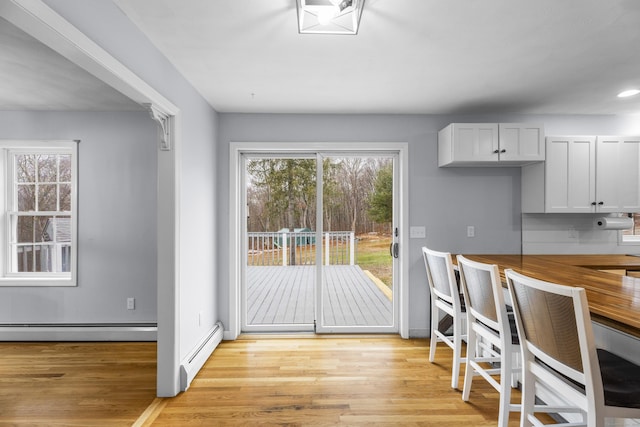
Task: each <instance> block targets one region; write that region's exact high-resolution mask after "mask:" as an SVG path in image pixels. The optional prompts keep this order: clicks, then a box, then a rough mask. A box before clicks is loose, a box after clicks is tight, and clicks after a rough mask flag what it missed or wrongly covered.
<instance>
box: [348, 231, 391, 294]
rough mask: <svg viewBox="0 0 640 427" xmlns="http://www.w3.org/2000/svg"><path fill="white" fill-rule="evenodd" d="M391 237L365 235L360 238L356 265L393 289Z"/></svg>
mask: <svg viewBox="0 0 640 427" xmlns="http://www.w3.org/2000/svg"><path fill="white" fill-rule="evenodd" d="M391 241H392V239H391V236H386V235H363V236H358V249H357V254H356V264H357V265H359V266H360V267H361V268H362V269H363V270H369V271H370V272H371V273H372V274H373V275H374V276H376V277H377V278H378V279H380V280H382V281H383V282H384V283H385V284H386V285H387V286H389V287H391V280H392V265H391V264H392V263H391V261H392V258H391V255H390V254H389V245H391Z"/></svg>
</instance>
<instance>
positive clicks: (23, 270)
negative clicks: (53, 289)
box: [0, 140, 78, 286]
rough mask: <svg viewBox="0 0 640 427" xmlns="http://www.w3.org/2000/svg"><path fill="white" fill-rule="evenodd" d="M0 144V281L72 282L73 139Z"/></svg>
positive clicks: (22, 283)
mask: <svg viewBox="0 0 640 427" xmlns="http://www.w3.org/2000/svg"><path fill="white" fill-rule="evenodd" d="M0 149H1V150H2V163H1V165H0V168H1V169H2V170H1V172H2V173H1V175H2V177H3V178H4V179H3V181H4V183H3V185H2V188H1V189H0V191H2V192H3V194H2V198H0V215H2V218H1V226H0V242H1V244H0V256H1V259H0V286H75V284H76V259H77V257H76V253H77V239H76V236H77V227H76V223H77V214H76V209H77V208H76V207H77V203H76V193H77V176H78V174H77V142H75V141H6V140H3V141H0Z"/></svg>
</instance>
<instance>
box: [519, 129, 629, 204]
mask: <svg viewBox="0 0 640 427" xmlns="http://www.w3.org/2000/svg"><path fill="white" fill-rule="evenodd" d="M546 145H547V152H546V153H547V158H546V161H545V163H543V164H542V163H541V164H534V165H529V166H525V167H523V169H522V212H525V213H533V212H546V213H554V212H557V213H560V212H566V213H610V212H640V171H639V167H640V137H620V136H612V137H609V136H598V137H594V136H558V137H555V136H551V137H547V140H546Z"/></svg>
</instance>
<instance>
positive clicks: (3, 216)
mask: <svg viewBox="0 0 640 427" xmlns="http://www.w3.org/2000/svg"><path fill="white" fill-rule="evenodd" d="M15 154H55V155H70V156H71V191H70V199H71V211H60V210H57V211H50V212H45V213H41V215H48V214H51V213H52V212H56V213H58V215H60V216H70V218H71V220H70V234H71V249H70V268H69V271H65V272H12V271H11V263H12V250H13V249H12V242H11V238H10V237H11V235H12V224H11V222H12V218H13V217H14V216H15V215H16V213H17V211H11V209H12V208H13V200H14V192H15V185H16V174H15V172H14V164H13V156H14V155H15ZM0 157H1V159H0V175H2V177H3V180H4V183H3V185H2V186H1V187H0V192H1V193H2V194H1V195H0V196H1V197H0V286H77V259H78V256H77V254H78V227H77V224H78V207H77V206H78V203H77V201H78V197H77V193H78V141H70V140H0ZM57 183H58V184H59V181H58V182H57ZM57 208H58V209H59V208H60V207H59V206H57Z"/></svg>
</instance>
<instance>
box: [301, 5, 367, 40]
mask: <svg viewBox="0 0 640 427" xmlns="http://www.w3.org/2000/svg"><path fill="white" fill-rule="evenodd" d="M296 5H297V8H298V31H299V32H300V34H357V33H358V26H359V25H360V15H361V14H362V6H363V5H364V0H296Z"/></svg>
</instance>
